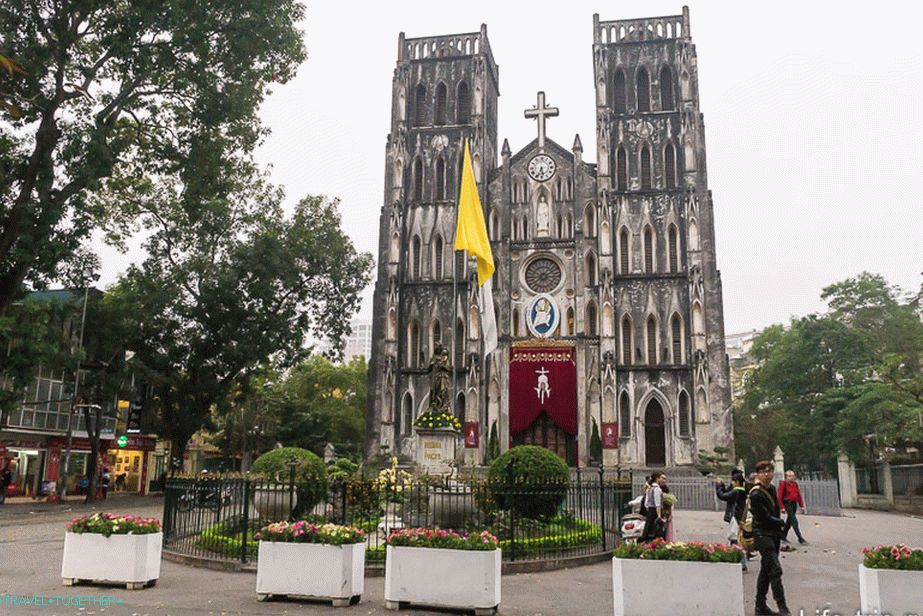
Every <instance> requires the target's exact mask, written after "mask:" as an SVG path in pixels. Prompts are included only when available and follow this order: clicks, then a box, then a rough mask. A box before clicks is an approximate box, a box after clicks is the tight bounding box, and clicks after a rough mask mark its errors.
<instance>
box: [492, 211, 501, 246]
mask: <svg viewBox="0 0 923 616" xmlns="http://www.w3.org/2000/svg"><path fill="white" fill-rule="evenodd" d="M490 239H492V240H498V239H500V219H499V216H498V215H497V210H493V211H491V213H490Z"/></svg>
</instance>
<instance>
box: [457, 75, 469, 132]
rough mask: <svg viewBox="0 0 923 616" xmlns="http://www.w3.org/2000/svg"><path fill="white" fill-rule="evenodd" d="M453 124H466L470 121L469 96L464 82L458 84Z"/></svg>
mask: <svg viewBox="0 0 923 616" xmlns="http://www.w3.org/2000/svg"><path fill="white" fill-rule="evenodd" d="M455 101H456V102H455V122H456V123H457V124H467V123H468V122H470V121H471V94H470V93H469V92H468V84H467V83H466V82H464V81H462V82H461V83H459V84H458V93H457V94H456V98H455Z"/></svg>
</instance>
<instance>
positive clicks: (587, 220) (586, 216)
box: [583, 203, 596, 237]
mask: <svg viewBox="0 0 923 616" xmlns="http://www.w3.org/2000/svg"><path fill="white" fill-rule="evenodd" d="M583 224H584V225H586V226H585V228H584V230H583V233H584V235H586V236H587V237H596V207H595V206H594V205H593V204H592V203H588V204H587V206H586V209H584V210H583Z"/></svg>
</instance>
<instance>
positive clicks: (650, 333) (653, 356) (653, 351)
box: [647, 315, 657, 366]
mask: <svg viewBox="0 0 923 616" xmlns="http://www.w3.org/2000/svg"><path fill="white" fill-rule="evenodd" d="M656 363H657V319H655V318H654V317H653V315H652V316H649V317H647V365H649V366H653V365H655V364H656Z"/></svg>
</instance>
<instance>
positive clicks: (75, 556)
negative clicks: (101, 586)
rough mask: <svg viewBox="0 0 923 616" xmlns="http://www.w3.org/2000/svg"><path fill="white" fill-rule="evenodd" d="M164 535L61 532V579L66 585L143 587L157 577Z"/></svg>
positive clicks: (131, 588) (130, 588)
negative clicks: (87, 584)
mask: <svg viewBox="0 0 923 616" xmlns="http://www.w3.org/2000/svg"><path fill="white" fill-rule="evenodd" d="M162 547H163V533H150V534H147V535H111V536H109V537H104V536H103V535H100V534H98V533H64V558H63V559H62V562H61V578H62V579H63V581H64V585H65V586H73V585H74V584H76V583H78V582H80V581H86V582H106V583H111V584H125V585H126V587H127V588H128V590H136V589H138V588H142V587H143V586H145V585H146V584H149V583H152V582H156V581H157V578H159V577H160V554H161V550H162Z"/></svg>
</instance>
